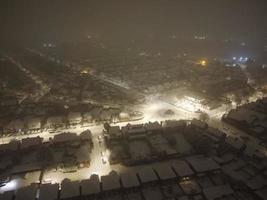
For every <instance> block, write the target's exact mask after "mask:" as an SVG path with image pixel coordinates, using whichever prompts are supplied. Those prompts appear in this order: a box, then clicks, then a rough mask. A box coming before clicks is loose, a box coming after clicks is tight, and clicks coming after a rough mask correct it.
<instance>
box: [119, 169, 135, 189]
mask: <svg viewBox="0 0 267 200" xmlns="http://www.w3.org/2000/svg"><path fill="white" fill-rule="evenodd" d="M120 177H121V182H122V186H123V187H124V188H133V187H138V186H140V183H139V181H138V178H137V176H136V174H134V173H131V172H128V173H123V174H121V175H120Z"/></svg>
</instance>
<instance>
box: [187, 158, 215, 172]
mask: <svg viewBox="0 0 267 200" xmlns="http://www.w3.org/2000/svg"><path fill="white" fill-rule="evenodd" d="M186 160H187V162H188V163H189V164H190V165H191V166H192V168H193V169H194V170H195V171H196V172H197V173H203V172H208V171H214V170H218V169H220V165H218V164H217V163H216V162H215V161H214V160H213V159H211V158H206V157H189V158H187V159H186Z"/></svg>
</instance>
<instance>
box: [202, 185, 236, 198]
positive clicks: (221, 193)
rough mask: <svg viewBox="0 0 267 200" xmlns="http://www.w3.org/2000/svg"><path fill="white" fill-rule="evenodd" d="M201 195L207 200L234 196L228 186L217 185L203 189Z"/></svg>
mask: <svg viewBox="0 0 267 200" xmlns="http://www.w3.org/2000/svg"><path fill="white" fill-rule="evenodd" d="M203 194H204V196H205V197H206V199H207V200H215V199H219V198H221V197H226V196H228V195H232V194H234V191H233V190H232V188H231V187H230V186H229V185H219V186H214V187H209V188H204V189H203Z"/></svg>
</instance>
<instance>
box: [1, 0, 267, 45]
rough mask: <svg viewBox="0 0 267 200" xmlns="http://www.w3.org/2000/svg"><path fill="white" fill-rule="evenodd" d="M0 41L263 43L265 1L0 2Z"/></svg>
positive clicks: (266, 13) (266, 21) (266, 25)
mask: <svg viewBox="0 0 267 200" xmlns="http://www.w3.org/2000/svg"><path fill="white" fill-rule="evenodd" d="M0 27H1V32H0V38H1V39H4V40H5V41H9V42H38V41H42V40H73V39H79V38H81V37H85V36H86V35H87V34H98V35H101V36H109V37H116V36H119V37H120V36H122V35H124V36H125V35H127V36H129V37H133V36H137V37H139V36H142V35H146V34H154V35H158V36H161V35H169V34H173V33H174V34H181V35H185V34H192V35H193V34H194V33H203V34H208V35H211V36H216V37H220V36H222V37H231V36H233V37H239V36H244V37H251V38H260V39H263V38H266V37H267V1H266V0H131V1H130V0H43V1H41V0H32V1H30V0H1V2H0Z"/></svg>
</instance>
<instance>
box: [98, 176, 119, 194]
mask: <svg viewBox="0 0 267 200" xmlns="http://www.w3.org/2000/svg"><path fill="white" fill-rule="evenodd" d="M101 183H102V191H103V192H107V191H112V190H118V189H120V188H121V185H120V178H119V176H118V174H116V173H113V174H109V175H106V176H101Z"/></svg>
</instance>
